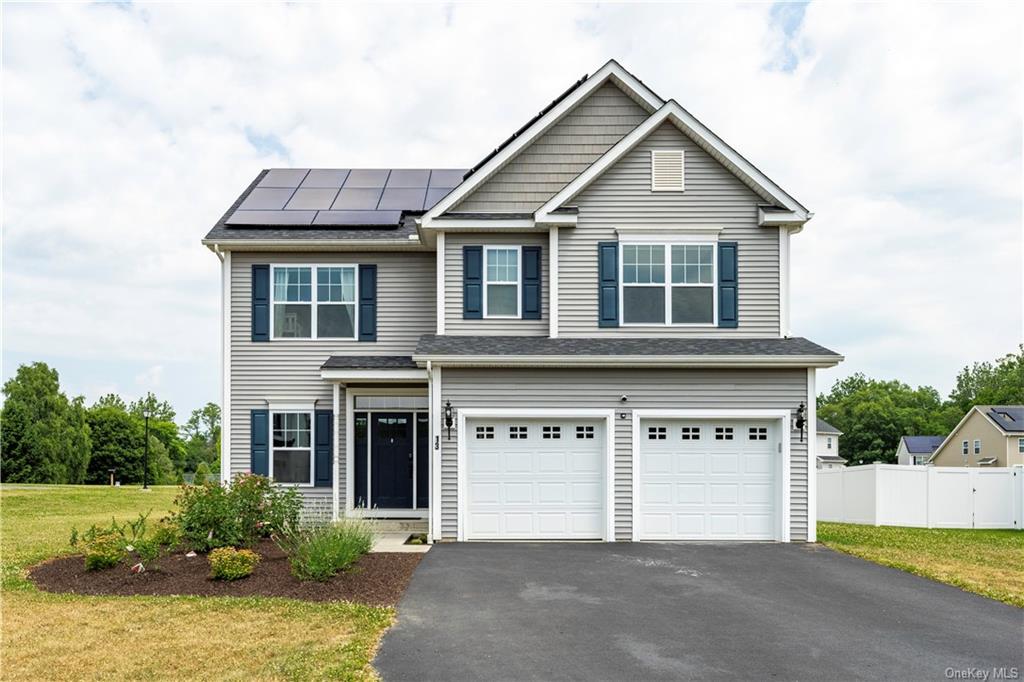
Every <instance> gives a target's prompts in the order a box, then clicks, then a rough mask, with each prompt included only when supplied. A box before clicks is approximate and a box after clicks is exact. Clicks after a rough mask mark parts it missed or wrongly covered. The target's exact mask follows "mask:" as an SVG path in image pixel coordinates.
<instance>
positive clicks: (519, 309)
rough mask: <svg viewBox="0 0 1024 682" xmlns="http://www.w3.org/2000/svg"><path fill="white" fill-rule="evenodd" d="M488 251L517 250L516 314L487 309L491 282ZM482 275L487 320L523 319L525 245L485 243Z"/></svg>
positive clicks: (484, 309)
mask: <svg viewBox="0 0 1024 682" xmlns="http://www.w3.org/2000/svg"><path fill="white" fill-rule="evenodd" d="M488 251H515V252H516V281H515V282H514V284H515V286H516V314H515V315H492V314H490V313H489V312H488V311H487V289H488V288H489V287H490V286H491V282H489V281H487V252H488ZM481 270H483V272H481V273H480V274H481V276H482V279H483V284H484V290H483V299H484V300H483V311H484V313H483V314H484V319H485V320H488V319H490V320H521V319H522V318H523V247H522V245H521V244H520V245H514V244H484V250H483V263H482V267H481ZM512 284H513V282H494V285H495V286H510V285H512Z"/></svg>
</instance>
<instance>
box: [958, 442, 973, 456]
mask: <svg viewBox="0 0 1024 682" xmlns="http://www.w3.org/2000/svg"><path fill="white" fill-rule="evenodd" d="M970 452H971V443H970V441H966V440H965V441H963V442H962V443H961V444H960V454H962V455H963V456H964V457H967V456H968V455H969V454H970Z"/></svg>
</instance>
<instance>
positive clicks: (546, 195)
mask: <svg viewBox="0 0 1024 682" xmlns="http://www.w3.org/2000/svg"><path fill="white" fill-rule="evenodd" d="M646 118H647V112H645V111H644V110H643V109H642V108H641V107H640V105H639V104H637V103H636V102H634V101H633V100H632V99H630V98H629V97H628V96H627V95H626V94H625V93H623V92H622V90H620V89H619V88H618V87H616V86H615V85H613V84H611V83H606V84H605V85H603V86H601V87H600V88H598V89H597V90H595V91H594V92H593V93H591V95H590V96H589V97H587V98H586V99H585V100H583V101H582V102H580V103H579V104H577V105H576V107H575V108H573V109H572V110H571V111H570V112H569V113H568V114H566V115H565V116H564V117H563V118H562V119H561V120H560V121H559V122H558V123H556V124H555V125H553V126H552V127H551V128H550V129H549V130H548V131H547V132H546V133H544V134H543V135H542V136H541V137H539V138H538V139H537V140H535V141H534V142H533V143H532V144H531V145H529V146H528V147H527V148H526V149H524V150H522V151H521V152H520V153H519V154H518V155H517V156H516V157H515V158H513V159H512V160H511V161H510V162H509V163H508V164H506V165H505V167H504V168H502V169H501V170H499V171H498V172H497V173H495V174H494V176H493V177H491V178H490V179H488V180H487V181H486V182H484V183H483V184H482V185H480V187H478V188H477V189H476V191H474V192H473V193H472V194H470V195H469V196H468V197H466V198H465V199H464V200H463V201H462V202H461V203H459V204H457V205H456V206H455V207H454V208H453V209H452V211H453V212H456V213H458V212H468V213H473V212H485V213H486V212H495V213H516V212H525V211H531V212H532V211H535V210H537V208H539V207H540V205H541V204H543V203H544V202H545V201H547V200H548V199H550V198H551V197H553V196H554V195H555V193H557V192H558V190H560V189H562V188H563V187H565V186H566V185H567V184H569V182H571V181H572V180H573V179H574V178H575V177H576V176H577V175H579V174H580V173H582V172H583V171H584V170H585V169H586V168H587V166H589V165H590V164H592V163H593V162H594V161H596V160H597V159H598V157H600V156H601V155H602V154H604V153H605V152H606V151H608V150H609V149H611V147H612V146H613V145H614V144H615V143H616V142H618V141H619V140H621V139H622V138H623V137H625V136H626V134H627V133H629V131H631V130H632V129H633V128H635V127H636V126H638V125H640V123H641V122H643V120H644V119H646Z"/></svg>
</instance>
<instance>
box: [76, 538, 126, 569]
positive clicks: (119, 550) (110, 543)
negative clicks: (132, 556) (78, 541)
mask: <svg viewBox="0 0 1024 682" xmlns="http://www.w3.org/2000/svg"><path fill="white" fill-rule="evenodd" d="M82 545H83V546H82V550H83V553H84V554H85V569H86V570H87V571H96V570H99V569H101V568H113V567H114V566H117V565H118V564H119V563H120V562H121V560H122V559H124V557H125V555H126V551H125V544H124V538H123V537H122V536H121V534H120V533H117V532H114V531H111V530H103V531H99V532H97V533H94V534H93V535H92V536H91V537H90V538H88V539H86V540H84V541H83V543H82Z"/></svg>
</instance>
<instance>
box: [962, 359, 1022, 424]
mask: <svg viewBox="0 0 1024 682" xmlns="http://www.w3.org/2000/svg"><path fill="white" fill-rule="evenodd" d="M949 403H950V407H952V408H954V409H953V410H952V411H951V413H950V414H949V415H948V417H947V419H951V420H952V423H949V424H948V428H949V429H952V428H953V427H954V426H956V424H957V422H958V421H960V418H961V417H963V415H964V414H965V413H966V412H967V410H969V409H970V408H971V407H972V406H974V405H1022V404H1024V345H1022V346H1020V347H1019V348H1018V351H1017V352H1016V353H1009V354H1007V355H1004V356H1003V357H1001V358H999V359H998V360H996V361H995V363H991V362H976V363H974V364H973V365H971V366H969V367H964V368H963V369H962V370H960V373H959V374H957V376H956V387H955V388H954V389H953V390H952V391H951V392H950V394H949Z"/></svg>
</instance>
